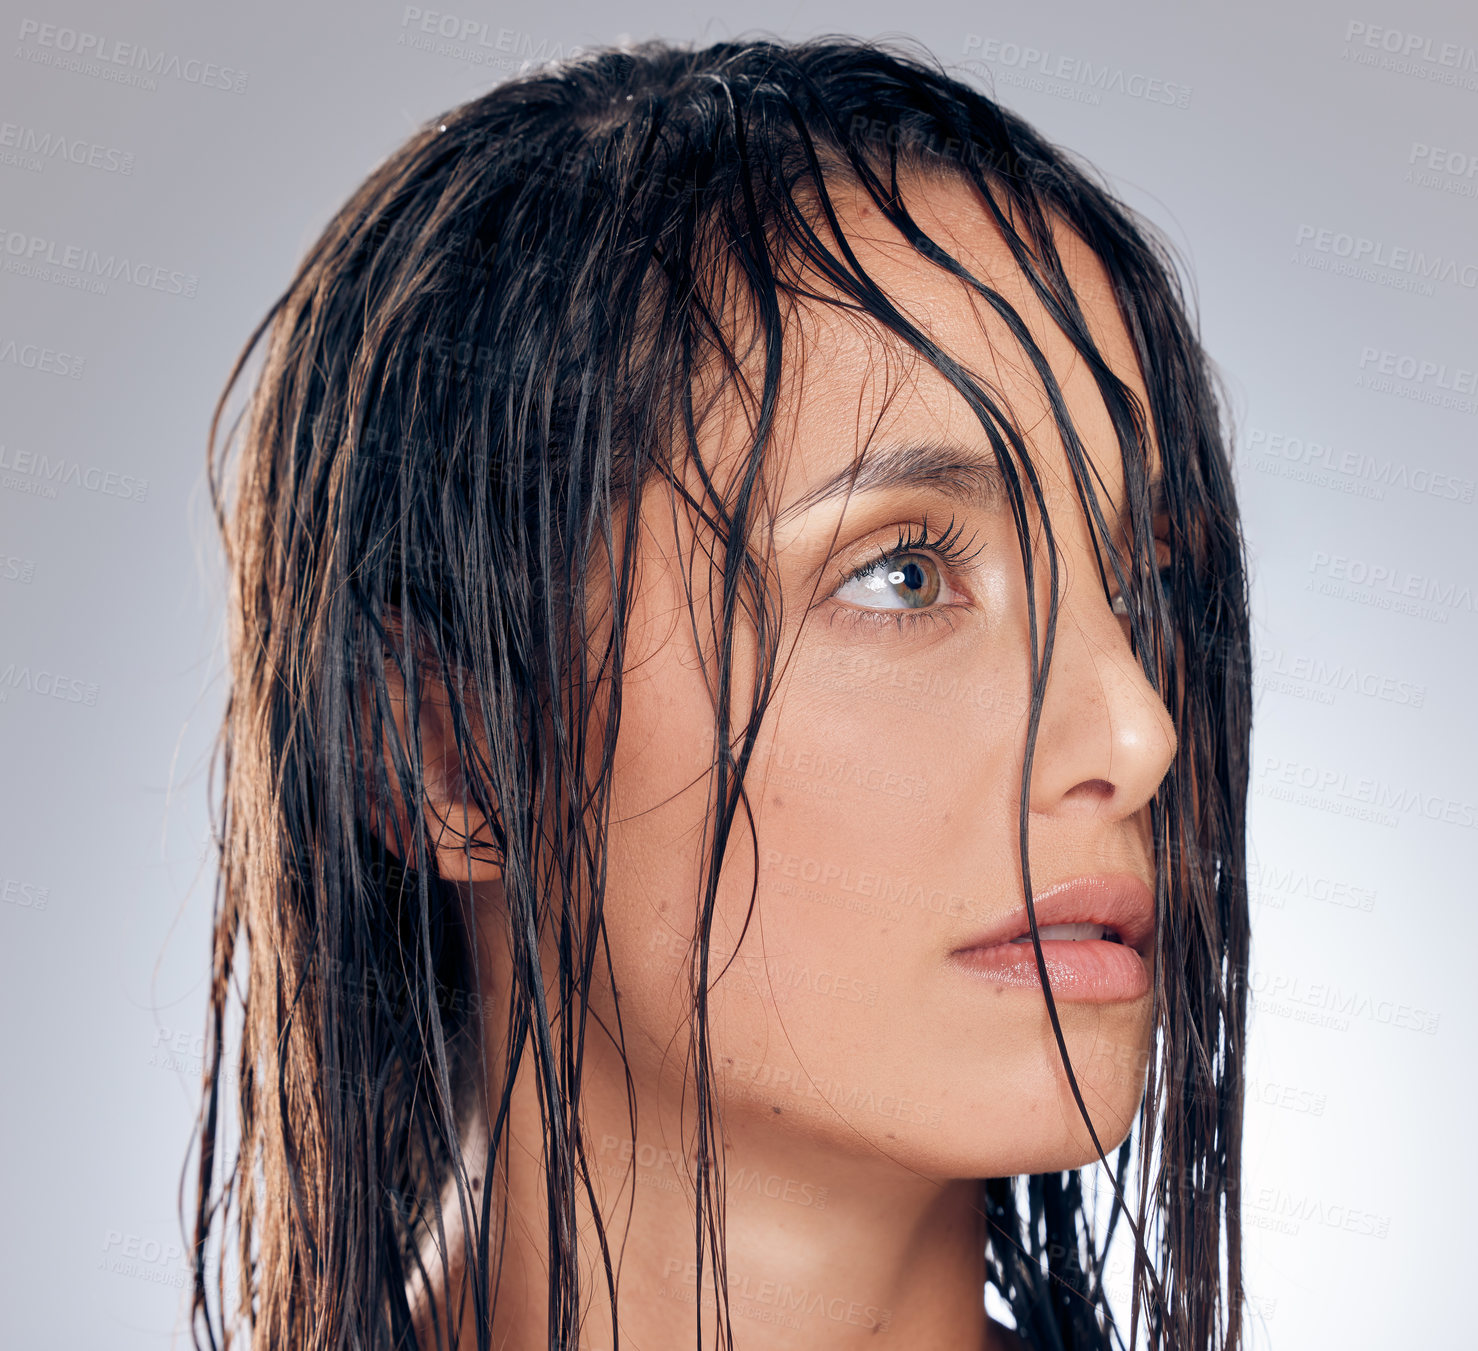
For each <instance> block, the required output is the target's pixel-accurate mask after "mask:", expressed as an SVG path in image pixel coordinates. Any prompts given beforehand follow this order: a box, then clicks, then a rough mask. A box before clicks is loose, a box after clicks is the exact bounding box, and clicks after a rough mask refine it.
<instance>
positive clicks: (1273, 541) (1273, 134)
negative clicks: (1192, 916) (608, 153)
mask: <svg viewBox="0 0 1478 1351" xmlns="http://www.w3.org/2000/svg"><path fill="white" fill-rule="evenodd" d="M447 3H450V4H452V5H454V6H456V11H455V12H452V11H450V10H433V9H430V8H427V7H420V6H405V5H402V4H399V3H382V2H380V0H369V3H363V2H362V0H335V3H332V4H326V3H314V4H303V3H292V4H288V3H283V0H253V3H251V4H236V5H231V6H226V5H199V6H197V5H190V6H187V5H184V4H176V5H173V6H163V5H156V4H146V3H144V2H143V0H123V2H122V3H118V2H115V3H111V4H104V3H101V0H76V3H69V4H57V5H52V4H44V3H41V2H40V0H35V3H30V4H27V3H21V4H19V5H17V4H12V3H6V4H5V6H4V10H3V13H4V17H3V22H0V34H3V37H4V48H3V50H0V734H3V738H4V741H3V746H4V750H3V763H4V766H5V771H6V772H5V773H4V775H3V780H0V831H3V852H0V900H3V904H0V1000H3V1004H4V1029H5V1030H4V1034H3V1035H4V1066H3V1082H4V1084H5V1090H4V1093H3V1095H0V1102H3V1120H4V1126H3V1129H4V1137H3V1157H4V1165H3V1166H4V1177H5V1183H4V1193H3V1194H4V1197H5V1204H4V1210H5V1214H6V1218H7V1223H6V1224H5V1225H4V1226H3V1234H0V1252H3V1258H0V1272H3V1289H4V1294H5V1299H4V1305H5V1319H4V1321H5V1326H6V1330H5V1332H4V1334H3V1340H4V1341H5V1342H6V1344H8V1345H11V1346H17V1347H20V1346H24V1347H27V1348H30V1351H42V1348H48V1347H66V1348H94V1347H108V1348H110V1351H134V1349H142V1348H155V1347H163V1346H166V1345H168V1344H171V1342H172V1340H177V1326H178V1310H179V1308H180V1302H181V1296H182V1293H183V1291H184V1288H185V1285H186V1267H185V1264H184V1263H183V1261H182V1259H181V1250H180V1233H179V1228H178V1224H177V1218H176V1214H177V1212H176V1186H177V1182H178V1177H179V1171H180V1165H181V1160H182V1158H183V1155H184V1151H185V1148H186V1146H187V1143H188V1137H189V1129H190V1124H191V1118H192V1111H193V1105H194V1099H193V1096H192V1094H193V1086H194V1084H195V1081H196V1077H197V1076H198V1073H199V1069H200V1057H201V1051H202V1045H201V1040H200V1029H201V1026H202V1009H203V1006H204V983H203V977H204V973H205V971H206V962H207V957H206V953H207V943H208V924H207V919H208V914H209V907H210V899H211V889H212V883H213V874H212V872H211V869H210V865H209V857H208V848H207V847H208V842H209V828H208V817H207V811H206V800H205V783H206V778H205V772H206V764H207V753H208V749H209V745H210V741H211V738H212V736H213V735H214V732H215V728H216V724H217V721H218V718H219V715H220V711H221V707H222V700H223V693H222V682H221V678H220V677H221V671H222V627H221V604H222V585H221V579H220V570H219V559H218V555H217V551H216V545H215V539H214V535H213V533H212V529H211V525H210V521H209V517H208V513H207V512H206V510H205V498H204V494H203V479H202V465H203V449H204V438H205V431H206V426H207V421H208V417H209V412H210V409H211V405H212V401H213V399H214V397H215V395H216V393H217V391H218V389H219V387H220V385H221V382H222V379H223V377H224V375H225V373H226V371H227V368H228V365H229V362H230V361H231V359H232V358H233V357H234V355H235V354H236V351H237V349H238V347H239V345H240V343H241V341H242V340H243V338H244V337H245V335H246V334H247V333H248V331H249V329H250V328H251V327H252V325H253V324H254V323H255V322H256V320H257V319H258V317H259V315H260V314H261V312H262V311H263V309H264V307H265V306H266V305H267V304H268V303H269V301H270V300H271V299H272V298H273V297H274V296H275V295H276V293H277V291H278V288H279V287H280V286H281V285H282V284H283V283H284V282H285V280H286V279H287V277H288V276H289V274H290V271H291V269H292V267H293V265H294V263H295V262H296V260H297V259H298V257H299V255H300V253H301V251H302V250H303V249H304V248H305V246H306V245H307V244H308V243H309V242H310V241H311V239H312V238H313V236H314V235H315V234H316V233H317V231H318V230H319V229H320V227H321V226H322V224H323V223H324V222H325V220H326V219H327V217H328V215H329V214H330V212H331V211H332V210H333V209H334V208H335V207H337V206H338V204H339V203H340V201H341V200H342V199H343V198H344V197H345V195H346V194H347V193H348V192H349V191H350V190H351V189H352V188H353V187H354V186H355V185H356V184H357V183H358V182H359V180H360V179H361V177H362V176H363V175H364V174H365V172H366V171H367V170H368V169H369V168H370V167H371V166H372V165H373V164H374V163H376V162H377V161H378V160H379V159H380V158H381V157H382V156H384V155H385V154H386V153H387V152H389V151H390V150H391V149H392V148H393V147H394V146H395V145H396V144H397V143H398V142H399V141H400V140H401V139H402V138H403V137H404V136H406V135H407V134H408V133H409V132H411V131H412V130H413V129H414V128H415V127H416V126H417V125H418V124H419V123H421V122H422V121H423V120H424V119H426V118H428V117H430V116H431V115H432V114H434V113H435V112H437V111H440V110H442V109H444V108H446V107H448V106H450V105H452V104H454V103H457V102H460V101H461V100H463V99H464V98H467V97H469V96H472V95H474V94H477V93H478V92H480V91H482V90H484V89H486V88H487V87H488V86H489V85H490V84H492V83H495V82H497V81H499V80H502V79H505V78H507V77H508V76H509V75H511V74H514V73H516V72H517V71H518V70H519V69H520V67H521V65H522V64H523V63H524V62H526V61H535V62H537V61H540V60H544V59H547V58H558V57H560V56H562V55H566V54H568V53H570V52H571V51H572V50H573V49H575V48H577V47H579V46H581V45H592V44H596V43H605V42H612V41H617V40H620V39H622V38H623V37H629V38H637V39H639V38H643V37H647V36H665V37H670V38H677V39H685V40H686V39H704V40H713V39H718V38H724V37H734V36H740V35H745V34H750V35H757V34H761V33H770V34H776V35H780V36H783V37H801V36H807V35H813V34H818V33H823V32H837V31H841V32H848V33H854V34H859V35H865V36H888V35H906V36H909V37H912V38H915V39H917V40H919V41H920V42H921V43H923V44H924V45H925V46H926V47H928V48H929V49H930V50H932V51H933V52H934V53H936V54H937V55H938V56H939V57H940V58H941V59H942V60H943V61H945V62H948V63H953V64H955V65H956V66H957V68H958V69H959V70H960V71H962V72H963V73H965V74H966V75H967V76H968V77H969V78H971V79H973V80H976V81H979V82H981V83H982V84H983V85H984V86H986V87H988V88H993V89H994V90H995V92H996V94H997V96H998V97H1000V98H1001V99H1002V100H1003V101H1004V102H1006V103H1007V104H1009V105H1010V106H1013V107H1015V108H1017V109H1019V110H1020V111H1021V112H1023V113H1024V114H1025V115H1026V116H1027V117H1028V118H1030V119H1031V120H1032V121H1033V122H1034V123H1036V124H1037V125H1038V126H1039V127H1041V128H1042V129H1043V130H1044V131H1045V132H1046V133H1047V134H1048V135H1049V136H1051V137H1052V138H1053V139H1055V140H1057V141H1060V142H1061V143H1063V144H1065V145H1067V146H1069V147H1071V148H1073V149H1075V150H1077V151H1079V152H1081V153H1082V154H1083V155H1085V156H1086V157H1087V158H1088V159H1089V160H1090V161H1092V162H1093V163H1094V164H1096V165H1098V166H1099V167H1101V168H1102V169H1103V170H1105V171H1106V172H1107V173H1108V174H1109V175H1110V176H1111V178H1112V179H1113V181H1114V183H1115V184H1116V185H1117V187H1118V188H1119V189H1120V191H1121V192H1122V193H1123V195H1124V196H1125V197H1126V198H1127V199H1128V201H1129V202H1131V203H1132V204H1133V205H1135V206H1136V207H1138V208H1140V209H1142V210H1143V211H1145V212H1147V213H1148V215H1149V216H1150V217H1151V218H1152V219H1153V220H1154V221H1156V222H1157V223H1159V224H1160V225H1161V226H1162V227H1164V229H1165V230H1167V231H1168V233H1169V235H1170V236H1171V238H1172V239H1173V240H1174V241H1175V243H1176V244H1177V246H1178V247H1179V248H1180V249H1181V250H1182V252H1183V254H1184V256H1185V257H1186V259H1187V260H1188V261H1189V263H1190V265H1191V268H1192V269H1193V272H1194V275H1195V278H1196V285H1197V293H1198V302H1199V307H1200V313H1201V318H1202V324H1203V330H1204V334H1205V338H1206V341H1207V344H1208V345H1209V348H1210V350H1211V352H1212V354H1213V356H1214V357H1215V358H1216V360H1217V361H1218V363H1219V365H1220V366H1221V368H1222V370H1223V371H1224V372H1225V374H1226V376H1227V379H1228V383H1229V388H1230V390H1231V394H1232V398H1233V401H1234V413H1235V416H1236V420H1237V426H1238V436H1237V475H1238V480H1239V484H1240V491H1241V495H1242V500H1243V503H1244V505H1245V512H1246V520H1247V527H1248V532H1249V536H1250V542H1251V547H1252V552H1253V564H1254V609H1255V621H1256V634H1257V656H1256V668H1257V685H1258V691H1257V712H1256V717H1257V721H1256V732H1255V743H1254V780H1253V800H1252V804H1251V842H1252V858H1253V862H1254V871H1253V901H1254V910H1253V918H1254V925H1255V940H1254V950H1253V990H1254V993H1255V1008H1254V1010H1253V1013H1252V1028H1253V1031H1252V1049H1251V1065H1250V1070H1251V1076H1252V1091H1251V1103H1250V1106H1249V1108H1248V1117H1247V1167H1248V1171H1247V1176H1246V1184H1245V1195H1244V1209H1243V1217H1244V1221H1245V1223H1246V1229H1247V1235H1248V1239H1247V1245H1248V1260H1249V1266H1248V1286H1249V1289H1250V1291H1251V1295H1252V1315H1253V1316H1252V1320H1251V1321H1252V1327H1253V1342H1252V1344H1253V1345H1257V1346H1274V1347H1280V1348H1289V1349H1290V1351H1292V1349H1294V1348H1305V1347H1313V1346H1343V1347H1352V1348H1363V1347H1388V1346H1392V1345H1399V1346H1422V1347H1429V1348H1444V1347H1456V1346H1459V1345H1471V1340H1470V1334H1468V1333H1467V1332H1466V1331H1464V1329H1465V1328H1466V1326H1467V1325H1468V1323H1469V1322H1470V1319H1469V1318H1468V1317H1467V1316H1466V1315H1465V1314H1464V1313H1463V1310H1462V1305H1461V1304H1459V1303H1458V1301H1457V1299H1456V1298H1455V1297H1454V1296H1455V1293H1456V1292H1464V1293H1466V1290H1467V1282H1468V1274H1467V1273H1468V1256H1469V1250H1470V1247H1471V1240H1470V1239H1469V1237H1468V1236H1467V1233H1466V1228H1465V1227H1461V1228H1460V1226H1459V1224H1458V1221H1457V1218H1456V1217H1457V1215H1458V1214H1459V1208H1460V1207H1461V1206H1466V1205H1470V1204H1471V1202H1472V1200H1473V1195H1472V1185H1471V1167H1470V1165H1469V1163H1468V1156H1469V1154H1470V1150H1471V1144H1470V1140H1471V1133H1472V1108H1473V1105H1474V1104H1473V1099H1474V1094H1473V1090H1472V1087H1471V1081H1470V1077H1469V1076H1470V1074H1471V1061H1472V1046H1473V1021H1474V996H1473V976H1474V947H1475V944H1478V921H1475V907H1474V904H1473V900H1474V896H1473V887H1472V882H1471V873H1472V867H1473V862H1474V853H1475V850H1474V845H1475V843H1478V786H1475V783H1474V779H1473V764H1474V751H1475V737H1474V727H1475V717H1474V712H1473V695H1472V679H1471V672H1472V669H1473V659H1474V657H1475V655H1478V643H1475V634H1478V615H1475V613H1474V599H1473V587H1474V585H1475V571H1478V569H1475V546H1474V539H1475V535H1478V501H1475V493H1474V488H1475V479H1478V465H1475V460H1474V453H1473V451H1474V436H1475V431H1478V329H1475V325H1474V318H1475V315H1478V229H1475V226H1478V13H1475V12H1474V10H1473V9H1472V7H1471V6H1467V5H1461V4H1459V3H1456V0H1453V2H1452V3H1447V4H1406V3H1403V4H1400V5H1398V4H1396V3H1395V2H1394V0H1383V3H1379V4H1369V5H1366V4H1363V3H1351V4H1340V3H1329V2H1328V0H1315V2H1313V3H1309V2H1308V0H1302V2H1300V3H1288V2H1287V0H1284V2H1283V3H1278V4H1269V3H1266V0H1256V3H1250V4H1249V3H1244V4H1240V5H1237V6H1228V7H1225V8H1224V9H1223V10H1221V11H1220V12H1218V13H1216V14H1211V13H1207V12H1197V13H1189V12H1187V11H1185V10H1183V9H1181V8H1179V7H1174V6H1171V5H1162V4H1155V3H1148V2H1147V0H1141V2H1140V3H1137V4H1134V5H1129V6H1117V7H1113V9H1114V12H1112V13H1111V12H1110V8H1109V7H1106V6H1102V5H1099V4H1095V3H1090V2H1089V0H1073V2H1072V3H1070V4H1057V5H1047V4H1041V3H1024V2H1023V0H1002V2H1001V3H976V4H965V3H961V0H922V3H916V4H912V5H909V6H906V7H902V8H900V7H898V6H894V5H885V4H879V3H876V0H847V3H845V4H844V3H839V2H838V0H824V2H823V3H814V2H813V3H811V4H803V3H795V4H774V3H769V2H768V0H746V3H743V4H734V3H723V4H722V5H720V6H719V7H717V8H704V7H703V6H702V5H701V4H700V5H699V7H697V8H696V9H695V8H693V7H691V6H689V5H687V4H678V3H673V2H671V0H641V3H639V4H635V5H628V6H613V5H611V4H608V3H602V4H598V5H597V4H590V3H586V2H585V0H580V3H576V2H575V0H553V3H543V4H533V3H506V4H501V5H480V4H474V3H473V0H447ZM97 259H101V260H103V261H102V263H97V262H95V260H97ZM109 259H117V260H120V262H121V263H122V265H123V266H122V267H120V266H119V265H118V264H116V263H115V264H114V265H113V266H112V268H111V269H109V268H108V267H107V265H106V264H107V260H109Z"/></svg>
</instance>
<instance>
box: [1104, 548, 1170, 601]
mask: <svg viewBox="0 0 1478 1351" xmlns="http://www.w3.org/2000/svg"><path fill="white" fill-rule="evenodd" d="M1168 549H1169V546H1168V545H1167V544H1166V543H1165V542H1164V541H1163V540H1156V541H1155V552H1156V553H1157V554H1160V553H1163V552H1166V551H1168ZM1173 572H1174V565H1173V564H1171V563H1166V562H1162V563H1160V565H1159V566H1158V567H1157V568H1156V569H1155V576H1156V578H1157V579H1158V580H1159V584H1160V595H1161V597H1162V598H1163V599H1164V600H1165V601H1166V602H1167V603H1168V601H1169V599H1170V586H1171V580H1172V574H1173ZM1109 609H1111V610H1112V611H1113V612H1114V613H1115V614H1116V615H1118V616H1119V618H1120V619H1128V618H1129V604H1128V602H1127V600H1126V599H1125V597H1124V593H1123V592H1122V591H1121V592H1120V593H1119V594H1118V595H1117V596H1115V597H1114V598H1113V600H1112V601H1110V602H1109Z"/></svg>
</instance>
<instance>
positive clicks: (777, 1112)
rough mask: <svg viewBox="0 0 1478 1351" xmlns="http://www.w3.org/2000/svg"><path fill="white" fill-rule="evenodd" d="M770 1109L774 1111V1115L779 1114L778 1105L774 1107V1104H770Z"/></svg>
mask: <svg viewBox="0 0 1478 1351" xmlns="http://www.w3.org/2000/svg"><path fill="white" fill-rule="evenodd" d="M770 1110H771V1111H772V1112H774V1113H775V1115H776V1116H779V1115H780V1109H779V1108H778V1107H774V1106H772V1107H771V1108H770Z"/></svg>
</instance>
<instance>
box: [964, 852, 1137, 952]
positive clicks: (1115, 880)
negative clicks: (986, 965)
mask: <svg viewBox="0 0 1478 1351" xmlns="http://www.w3.org/2000/svg"><path fill="white" fill-rule="evenodd" d="M1032 907H1033V909H1034V910H1035V911H1036V915H1037V927H1038V928H1039V929H1042V928H1045V927H1046V926H1047V925H1049V924H1102V925H1103V926H1104V927H1105V928H1108V929H1112V930H1113V931H1114V932H1115V933H1116V934H1118V936H1119V938H1120V939H1121V940H1122V941H1123V942H1124V943H1126V944H1127V945H1128V946H1129V947H1132V948H1134V949H1135V950H1136V951H1137V952H1138V953H1139V954H1140V955H1141V956H1143V957H1148V956H1149V955H1150V953H1151V950H1152V948H1153V946H1154V938H1155V894H1154V892H1153V890H1152V889H1151V888H1150V885H1149V883H1147V882H1145V881H1144V880H1143V879H1142V878H1140V877H1136V876H1134V875H1133V874H1131V873H1095V874H1092V875H1091V876H1085V877H1073V878H1069V879H1068V880H1067V881H1065V882H1057V883H1054V884H1053V885H1052V886H1049V887H1045V888H1043V889H1042V890H1040V891H1038V892H1036V893H1034V894H1033V896H1032ZM1029 933H1031V925H1030V924H1029V923H1028V921H1027V917H1026V905H1025V903H1024V902H1023V903H1022V905H1021V906H1020V907H1019V908H1018V909H1017V910H1015V911H1013V912H1012V913H1011V914H1009V915H1006V916H1003V917H1002V918H1001V919H1000V920H999V921H998V922H997V923H995V924H993V925H991V927H990V928H989V929H987V930H985V931H984V932H982V933H979V934H977V935H975V937H973V938H971V939H970V940H969V941H968V942H966V943H961V944H960V945H959V946H958V947H957V948H955V949H954V951H955V952H968V951H969V950H970V949H972V948H990V947H995V946H996V945H997V944H999V943H1009V942H1010V941H1011V940H1012V939H1013V938H1024V937H1026V936H1027V935H1028V934H1029Z"/></svg>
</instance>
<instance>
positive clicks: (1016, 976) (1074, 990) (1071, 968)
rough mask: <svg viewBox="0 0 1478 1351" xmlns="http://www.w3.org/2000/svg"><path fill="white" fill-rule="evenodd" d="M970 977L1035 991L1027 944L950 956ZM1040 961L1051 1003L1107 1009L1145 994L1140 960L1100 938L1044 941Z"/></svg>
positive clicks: (1037, 981) (1037, 982) (1146, 980)
mask: <svg viewBox="0 0 1478 1351" xmlns="http://www.w3.org/2000/svg"><path fill="white" fill-rule="evenodd" d="M950 957H951V959H952V960H953V961H955V962H956V963H957V964H958V965H960V966H961V967H963V968H964V969H965V970H966V971H968V972H969V973H970V975H971V976H974V977H976V978H977V979H980V980H984V981H987V982H988V983H990V984H991V985H997V986H1004V987H1007V988H1009V989H1016V990H1040V989H1041V988H1042V981H1041V977H1040V976H1039V975H1038V973H1037V959H1036V956H1035V954H1034V953H1033V952H1032V945H1031V944H1030V943H997V944H995V945H994V946H992V947H988V948H965V949H964V950H962V951H960V952H954V953H951V954H950ZM1042 960H1043V962H1044V963H1045V964H1046V967H1047V979H1048V980H1049V981H1050V982H1051V984H1052V997H1053V999H1055V1000H1060V1001H1065V1002H1067V1003H1077V1004H1113V1003H1117V1002H1119V1001H1120V1000H1125V999H1139V998H1142V997H1143V996H1144V995H1146V994H1148V993H1149V989H1150V972H1149V966H1148V964H1147V963H1146V962H1145V959H1144V958H1143V957H1141V956H1140V955H1139V953H1138V952H1136V951H1135V950H1134V949H1133V948H1131V947H1130V946H1129V945H1128V944H1127V943H1109V942H1105V941H1104V940H1103V939H1090V938H1085V939H1078V940H1076V941H1075V940H1072V939H1044V940H1043V942H1042Z"/></svg>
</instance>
